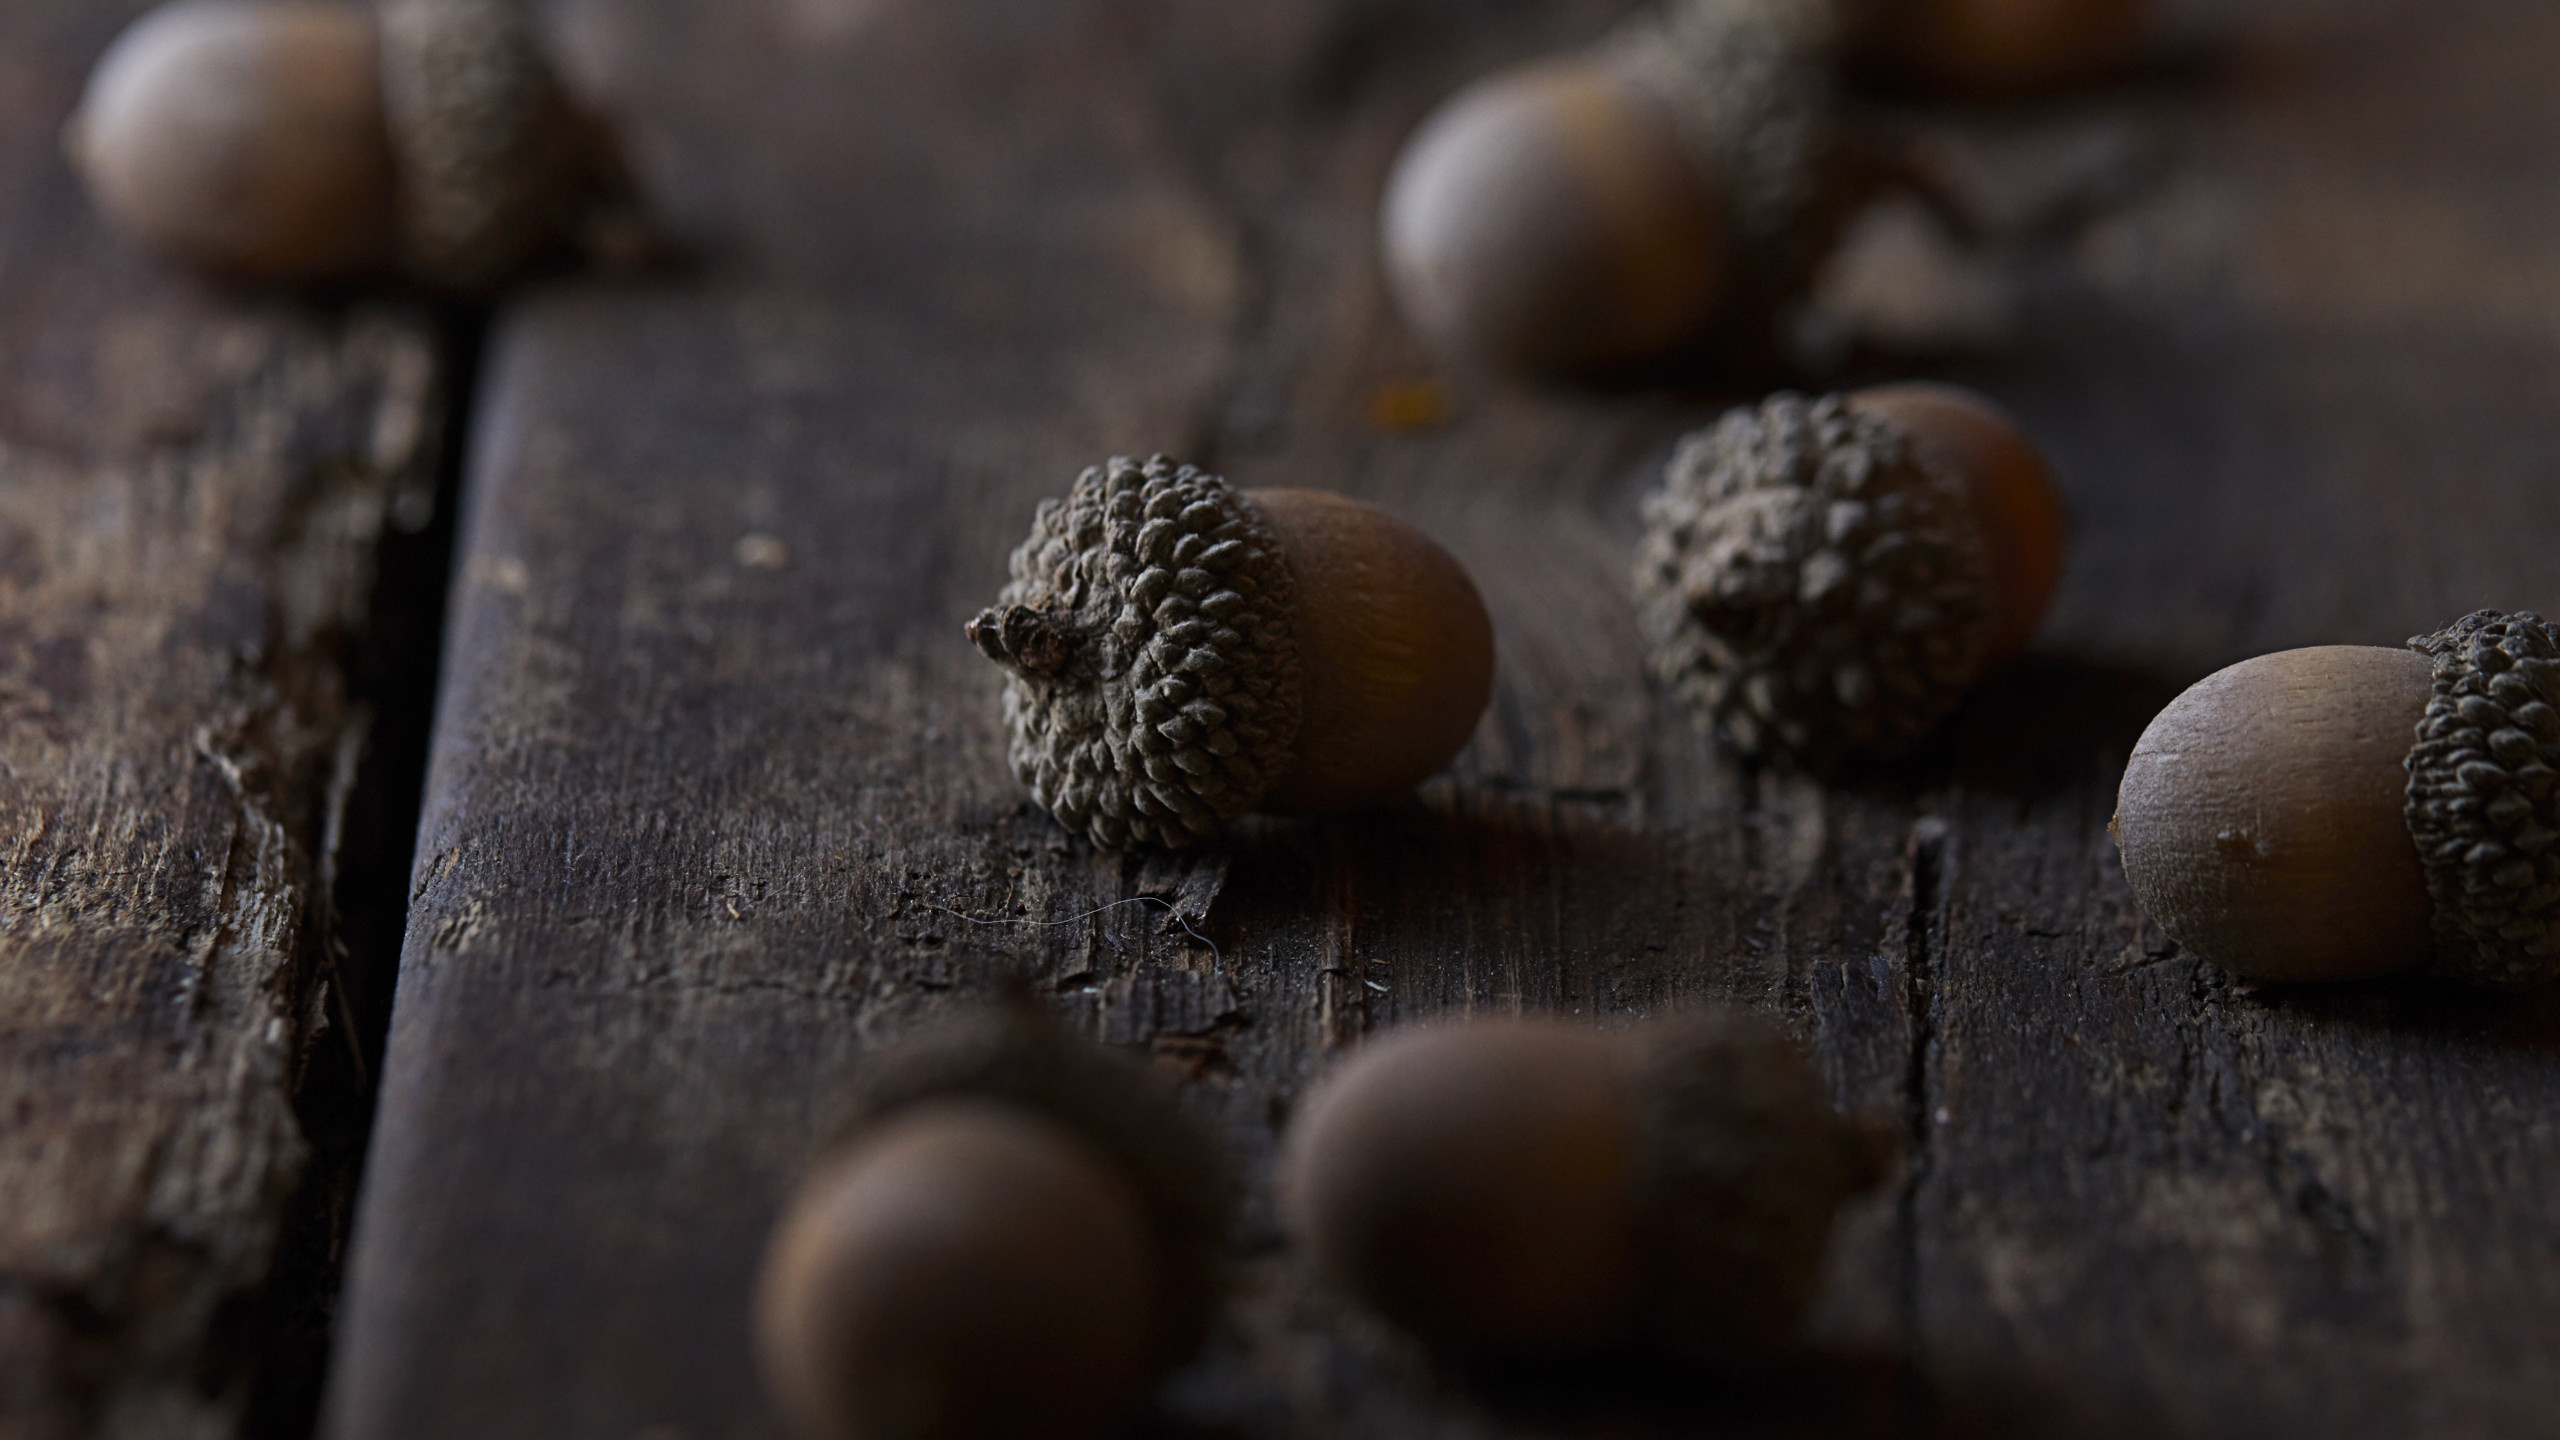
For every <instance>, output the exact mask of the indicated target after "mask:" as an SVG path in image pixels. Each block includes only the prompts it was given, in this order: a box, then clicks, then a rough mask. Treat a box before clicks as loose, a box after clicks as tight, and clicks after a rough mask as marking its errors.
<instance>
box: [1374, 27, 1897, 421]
mask: <svg viewBox="0 0 2560 1440" xmlns="http://www.w3.org/2000/svg"><path fill="white" fill-rule="evenodd" d="M1820 40H1821V32H1819V31H1818V30H1817V29H1809V28H1807V27H1805V26H1803V25H1800V24H1795V23H1790V22H1788V21H1786V20H1785V19H1784V18H1783V17H1773V15H1772V14H1771V13H1767V12H1764V11H1762V10H1761V9H1760V8H1758V7H1755V6H1749V5H1742V4H1685V5H1673V6H1669V7H1666V8H1664V9H1662V10H1660V11H1658V12H1655V13H1652V14H1648V15H1646V16H1643V17H1640V18H1638V19H1637V20H1635V21H1632V22H1630V23H1629V24H1627V25H1626V26H1625V27H1623V28H1622V29H1620V30H1619V31H1618V32H1616V33H1615V34H1613V35H1612V36H1610V37H1609V38H1608V39H1607V40H1605V41H1604V42H1602V43H1601V44H1599V45H1598V46H1595V47H1594V48H1592V49H1590V50H1587V51H1584V52H1581V53H1577V54H1573V55H1568V56H1564V57H1560V58H1556V59H1551V60H1547V61H1543V62H1538V63H1535V64H1530V65H1526V66H1523V67H1520V68H1518V69H1514V70H1508V71H1504V72H1501V73H1499V74H1496V75H1493V76H1490V77H1487V78H1485V79H1483V80H1479V81H1477V82H1476V83H1475V84H1473V85H1470V86H1468V87H1467V88H1466V89H1464V90H1462V91H1460V92H1459V93H1458V94H1457V95H1456V96H1454V97H1453V98H1451V99H1450V100H1449V101H1448V102H1446V103H1445V104H1443V105H1442V106H1441V107H1440V108H1439V109H1438V110H1436V111H1435V112H1433V114H1432V115H1431V116H1430V117H1429V118H1428V119H1426V120H1425V121H1424V122H1423V124H1422V126H1421V127H1420V128H1419V129H1418V130H1416V131H1415V133H1414V135H1413V137H1412V139H1410V140H1409V141H1407V142H1406V144H1405V148H1404V151H1403V153H1402V154H1401V155H1400V156H1399V157H1398V159H1397V161H1396V165H1395V169H1394V172H1393V174H1392V175H1391V176H1390V177H1389V179H1388V182H1387V190H1386V196H1385V200H1384V203H1383V206H1382V220H1381V243H1382V249H1383V253H1384V263H1385V270H1386V279H1387V285H1388V289H1389V291H1390V292H1391V294H1392V295H1393V297H1394V299H1395V301H1396V304H1397V306H1398V308H1399V309H1400V310H1401V311H1402V312H1403V314H1404V317H1405V319H1406V320H1407V321H1408V322H1409V323H1410V324H1411V325H1412V326H1413V327H1414V329H1415V330H1416V331H1417V332H1419V333H1420V334H1421V336H1422V337H1423V339H1424V340H1425V341H1426V342H1428V343H1429V344H1430V345H1431V346H1432V348H1433V349H1434V350H1436V351H1438V352H1439V353H1440V354H1441V355H1442V356H1443V358H1445V359H1447V360H1449V361H1451V362H1453V363H1456V364H1459V365H1462V366H1466V367H1472V368H1477V369H1482V370H1486V371H1490V372H1493V373H1497V374H1501V375H1506V376H1510V377H1513V378H1519V379H1532V380H1549V379H1560V378H1572V377H1589V376H1600V375H1607V374H1610V373H1613V372H1623V371H1628V370H1632V369H1636V368H1640V367H1642V366H1645V365H1647V364H1651V363H1654V362H1657V361H1660V360H1662V359H1664V358H1666V357H1667V356H1670V355H1672V354H1673V353H1675V352H1678V351H1681V350H1683V349H1686V348H1688V347H1690V346H1693V345H1696V344H1699V343H1701V342H1702V341H1703V340H1704V339H1705V338H1706V337H1707V336H1709V335H1710V334H1719V335H1724V336H1727V337H1729V338H1730V339H1732V341H1733V342H1734V343H1735V344H1736V345H1741V346H1750V347H1762V346H1765V344H1766V343H1767V338H1768V337H1767V332H1768V331H1769V329H1770V327H1771V323H1772V318H1773V317H1774V316H1775V315H1776V314H1777V313H1778V312H1779V311H1780V310H1781V309H1782V308H1783V307H1784V306H1785V305H1786V304H1787V303H1788V302H1789V301H1791V300H1792V299H1793V298H1795V297H1796V296H1797V295H1798V294H1800V293H1801V291H1802V290H1803V288H1804V287H1805V285H1806V284H1807V283H1809V281H1810V279H1811V277H1812V274H1813V272H1814V270H1815V269H1816V268H1817V267H1818V266H1819V264H1820V262H1821V259H1822V256H1823V253H1824V252H1825V250H1826V249H1827V248H1828V244H1829V240H1830V237H1831V235H1832V233H1833V232H1834V231H1836V229H1837V226H1838V223H1839V220H1840V217H1841V215H1842V214H1843V213H1844V212H1845V209H1846V204H1845V199H1844V180H1843V174H1844V172H1843V170H1842V167H1841V166H1840V164H1839V157H1838V154H1837V151H1836V137H1835V135H1834V133H1833V125H1832V111H1831V104H1830V93H1829V82H1828V79H1827V76H1826V73H1825V71H1824V69H1823V67H1822V66H1821V65H1820V64H1819V63H1818V60H1819V56H1820V53H1821V50H1820Z"/></svg>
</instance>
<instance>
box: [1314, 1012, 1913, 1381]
mask: <svg viewBox="0 0 2560 1440" xmlns="http://www.w3.org/2000/svg"><path fill="white" fill-rule="evenodd" d="M1890 1150H1891V1147H1890V1144H1889V1142H1887V1141H1886V1140H1885V1139H1884V1138H1883V1137H1882V1135H1881V1134H1880V1133H1878V1132H1875V1131H1871V1130H1868V1129H1865V1128H1862V1127H1859V1126H1854V1125H1851V1124H1848V1123H1846V1122H1844V1121H1842V1120H1841V1119H1839V1118H1838V1117H1837V1116H1835V1115H1834V1114H1833V1113H1832V1111H1831V1108H1830V1106H1829V1105H1828V1104H1826V1103H1825V1101H1824V1099H1823V1094H1822V1086H1821V1083H1820V1082H1819V1080H1818V1079H1817V1078H1816V1077H1815V1075H1814V1074H1813V1072H1812V1070H1811V1068H1810V1067H1808V1066H1807V1065H1806V1064H1805V1062H1804V1061H1803V1060H1802V1059H1801V1058H1800V1057H1799V1056H1798V1055H1797V1054H1796V1053H1795V1051H1794V1050H1793V1049H1791V1048H1790V1047H1789V1046H1788V1045H1787V1044H1786V1042H1785V1041H1784V1040H1783V1039H1781V1038H1780V1037H1778V1036H1777V1035H1776V1034H1775V1033H1773V1032H1772V1031H1770V1030H1769V1029H1768V1028H1767V1027H1765V1026H1763V1025H1761V1024H1759V1023H1758V1022H1756V1021H1754V1020H1752V1019H1750V1018H1749V1017H1747V1016H1742V1015H1739V1014H1733V1013H1728V1012H1720V1011H1715V1012H1699V1013H1694V1014H1689V1015H1684V1016H1681V1017H1678V1018H1676V1019H1672V1020H1668V1021H1663V1022H1658V1023H1655V1024H1651V1025H1647V1026H1644V1027H1641V1028H1639V1029H1637V1030H1634V1031H1630V1032H1620V1033H1614V1034H1612V1033H1604V1032H1601V1031H1597V1030H1592V1029H1588V1028H1585V1027H1582V1026H1577V1025H1569V1024H1566V1023H1564V1022H1561V1021H1557V1020H1552V1019H1519V1020H1480V1021H1469V1022H1462V1023H1458V1024H1447V1025H1427V1026H1420V1027H1416V1028H1413V1029H1409V1030H1405V1031H1401V1032H1399V1033H1396V1034H1393V1035H1390V1036H1388V1037H1387V1038H1385V1039H1383V1040H1380V1041H1377V1042H1375V1043H1373V1044H1371V1045H1369V1046H1367V1047H1365V1048H1363V1049H1362V1050H1360V1051H1359V1052H1357V1053H1356V1054H1355V1055H1353V1056H1352V1058H1351V1060H1350V1061H1349V1063H1347V1064H1345V1065H1344V1066H1343V1067H1342V1068H1341V1069H1339V1070H1337V1071H1335V1072H1334V1073H1333V1074H1331V1075H1329V1076H1327V1077H1326V1078H1325V1079H1324V1080H1323V1081H1321V1082H1320V1083H1319V1084H1318V1085H1317V1086H1316V1088H1315V1090H1314V1092H1313V1093H1312V1094H1310V1095H1309V1096H1308V1097H1307V1099H1306V1101H1305V1103H1304V1105H1303V1106H1302V1107H1301V1109H1300V1112H1299V1114H1298V1116H1297V1118H1296V1119H1295V1120H1293V1121H1292V1122H1291V1124H1290V1127H1289V1131H1288V1133H1287V1135H1286V1136H1284V1137H1283V1141H1282V1150H1281V1157H1280V1172H1279V1201H1280V1207H1281V1219H1282V1223H1283V1224H1284V1225H1285V1226H1286V1228H1287V1230H1288V1233H1289V1235H1290V1237H1291V1239H1292V1241H1293V1242H1294V1243H1295V1244H1296V1245H1298V1246H1300V1247H1302V1249H1303V1252H1304V1254H1305V1255H1306V1257H1307V1258H1308V1260H1309V1261H1310V1262H1311V1263H1312V1264H1313V1265H1314V1267H1315V1268H1316V1270H1317V1271H1318V1272H1319V1273H1320V1274H1322V1275H1323V1276H1325V1277H1326V1278H1327V1279H1329V1280H1330V1281H1332V1282H1333V1283H1334V1284H1336V1285H1337V1286H1339V1287H1340V1288H1341V1289H1342V1290H1344V1291H1345V1292H1347V1293H1348V1294H1349V1295H1351V1296H1352V1297H1353V1298H1355V1299H1356V1300H1358V1301H1360V1302H1361V1303H1363V1304H1364V1305H1366V1306H1368V1307H1369V1308H1370V1309H1372V1310H1374V1311H1375V1312H1377V1313H1378V1314H1379V1315H1380V1316H1382V1317H1384V1318H1385V1319H1387V1320H1389V1321H1390V1322H1392V1323H1394V1324H1396V1325H1398V1326H1400V1327H1402V1328H1403V1329H1405V1330H1407V1331H1409V1332H1411V1333H1412V1334H1414V1335H1416V1336H1418V1337H1419V1338H1421V1339H1422V1340H1424V1341H1425V1342H1426V1343H1428V1344H1430V1345H1431V1346H1433V1347H1434V1348H1435V1349H1437V1350H1439V1351H1440V1352H1442V1353H1443V1354H1445V1355H1447V1356H1449V1357H1451V1358H1453V1359H1459V1360H1462V1361H1476V1362H1482V1361H1501V1360H1526V1359H1565V1358H1571V1357H1574V1356H1577V1355H1583V1354H1587V1353H1590V1352H1592V1351H1596V1350H1601V1349H1606V1348H1611V1347H1618V1346H1630V1345H1641V1346H1652V1347H1658V1348H1660V1349H1661V1350H1663V1351H1665V1352H1667V1353H1669V1354H1671V1355H1674V1356H1676V1357H1680V1358H1683V1359H1686V1360H1690V1361H1693V1362H1698V1363H1705V1364H1714V1365H1719V1366H1725V1367H1734V1368H1748V1367H1751V1366H1754V1365H1758V1364H1763V1363H1766V1362H1768V1361H1770V1360H1773V1359H1776V1358H1778V1357H1779V1356H1781V1355H1783V1354H1784V1353H1785V1352H1786V1351H1787V1350H1788V1349H1790V1348H1792V1346H1793V1344H1794V1337H1795V1332H1796V1327H1797V1322H1798V1320H1799V1318H1800V1316H1801V1315H1802V1314H1803V1312H1804V1309H1805V1307H1806V1305H1807V1304H1808V1303H1809V1301H1810V1300H1811V1298H1812V1296H1813V1294H1814V1291H1815V1287H1816V1283H1817V1281H1818V1279H1819V1276H1820V1270H1821V1264H1822V1258H1823V1254H1824V1251H1825V1249H1826V1247H1827V1245H1828V1243H1829V1236H1830V1231H1831V1222H1832V1214H1833V1212H1834V1211H1835V1210H1836V1209H1837V1208H1838V1207H1839V1206H1840V1205H1841V1204H1842V1203H1843V1202H1844V1201H1846V1200H1847V1199H1848V1198H1849V1197H1851V1196H1852V1195H1855V1194H1857V1193H1858V1192H1859V1191H1862V1190H1865V1189H1867V1188H1869V1187H1870V1186H1872V1185H1874V1184H1875V1183H1876V1182H1877V1181H1879V1180H1880V1179H1881V1178H1882V1177H1883V1174H1884V1172H1885V1170H1886V1168H1887V1166H1888V1164H1889V1162H1890V1158H1891V1157H1890Z"/></svg>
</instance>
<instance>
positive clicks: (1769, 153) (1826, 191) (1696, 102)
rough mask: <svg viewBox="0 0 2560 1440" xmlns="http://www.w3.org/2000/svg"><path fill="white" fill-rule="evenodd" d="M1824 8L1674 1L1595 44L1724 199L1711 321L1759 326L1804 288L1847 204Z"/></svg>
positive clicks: (1736, 0)
mask: <svg viewBox="0 0 2560 1440" xmlns="http://www.w3.org/2000/svg"><path fill="white" fill-rule="evenodd" d="M1828 20H1829V11H1828V9H1827V8H1826V7H1822V6H1801V5H1784V4H1771V3H1761V0H1674V3H1672V4H1668V5H1665V6H1662V7H1661V8H1659V9H1657V10H1654V11H1650V12H1647V13H1645V14H1643V15H1641V16H1639V17H1637V18H1636V19H1634V20H1631V21H1629V22H1627V23H1626V24H1625V25H1623V26H1621V27H1620V28H1619V29H1618V31H1617V32H1616V33H1615V34H1614V35H1612V36H1611V37H1610V39H1608V40H1607V41H1604V42H1603V53H1604V55H1605V56H1606V57H1607V59H1608V62H1609V63H1610V64H1612V65H1613V66H1614V67H1615V68H1617V69H1618V70H1619V72H1620V73H1622V74H1624V75H1625V76H1626V77H1627V78H1628V79H1629V80H1630V81H1632V82H1633V83H1635V84H1637V85H1638V86H1640V87H1642V88H1643V89H1645V90H1647V91H1648V92H1650V93H1651V94H1652V95H1653V96H1654V97H1655V98H1656V100H1657V101H1658V102H1659V103H1660V104H1662V105H1663V107H1664V108H1665V109H1666V111H1667V112H1668V113H1669V114H1670V115H1671V117H1672V120H1673V124H1674V126H1675V128H1676V130H1677V132H1678V134H1679V136H1680V140H1681V143H1682V146H1683V148H1684V149H1686V150H1687V151H1688V152H1689V155H1690V157H1691V159H1692V161H1693V162H1694V163H1695V164H1696V165H1697V167H1698V169H1699V172H1700V173H1701V174H1703V175H1705V176H1707V177H1709V178H1710V180H1711V181H1713V182H1715V183H1713V184H1711V185H1710V187H1709V188H1710V190H1711V192H1712V193H1716V194H1720V195H1722V196H1724V197H1725V198H1726V203H1727V207H1728V210H1729V215H1728V220H1729V224H1730V226H1731V229H1730V231H1729V234H1730V236H1731V239H1732V244H1733V246H1734V249H1735V252H1736V258H1735V261H1734V263H1733V264H1732V266H1731V267H1730V271H1731V274H1732V275H1733V276H1734V277H1735V281H1734V283H1735V290H1734V293H1732V294H1730V295H1728V296H1727V297H1726V299H1725V302H1724V311H1723V314H1722V316H1721V317H1720V328H1722V329H1724V330H1726V331H1728V332H1730V331H1733V330H1734V329H1735V328H1736V327H1738V326H1754V327H1758V328H1760V329H1765V328H1766V327H1767V326H1768V324H1769V322H1770V320H1771V319H1772V317H1773V316H1774V314H1775V312H1776V311H1777V310H1778V309H1779V308H1780V307H1781V306H1783V305H1784V304H1786V303H1787V302H1788V301H1790V300H1792V299H1794V298H1795V297H1796V296H1798V295H1801V294H1802V293H1803V292H1804V291H1805V289H1806V287H1807V286H1808V285H1809V284H1810V283H1811V282H1812V279H1813V275H1814V272H1815V271H1816V270H1818V269H1819V268H1820V267H1821V264H1822V262H1823V260H1824V259H1825V258H1826V257H1827V256H1828V255H1829V253H1830V250H1831V241H1832V240H1833V239H1834V238H1836V237H1837V235H1838V233H1839V230H1840V228H1841V226H1842V224H1843V223H1844V222H1845V221H1846V219H1847V218H1848V216H1849V214H1850V212H1851V210H1852V209H1853V208H1854V198H1855V197H1854V195H1853V194H1852V192H1851V187H1849V186H1848V185H1847V184H1845V183H1844V181H1845V170H1844V167H1843V164H1842V159H1843V156H1842V150H1841V145H1840V135H1839V131H1838V127H1837V126H1836V125H1835V124H1834V122H1833V116H1834V114H1835V106H1834V103H1833V93H1832V92H1833V85H1832V82H1831V76H1830V72H1829V70H1828V69H1827V67H1825V66H1824V65H1823V64H1822V63H1820V62H1821V57H1822V55H1823V54H1824V47H1825V45H1826V44H1827V43H1828V38H1829V33H1830V26H1829V23H1828Z"/></svg>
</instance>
